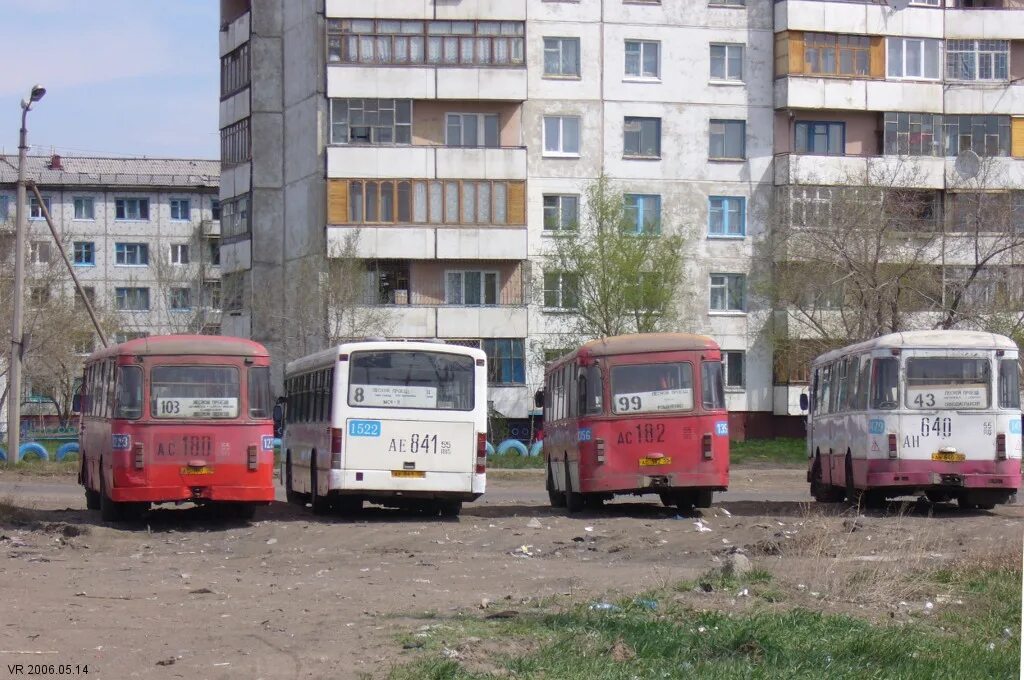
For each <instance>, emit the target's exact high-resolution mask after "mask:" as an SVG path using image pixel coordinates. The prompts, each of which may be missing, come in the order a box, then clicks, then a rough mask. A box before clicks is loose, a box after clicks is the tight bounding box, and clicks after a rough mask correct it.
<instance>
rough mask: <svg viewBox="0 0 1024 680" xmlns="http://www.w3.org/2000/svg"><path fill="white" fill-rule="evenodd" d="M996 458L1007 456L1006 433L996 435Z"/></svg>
mask: <svg viewBox="0 0 1024 680" xmlns="http://www.w3.org/2000/svg"><path fill="white" fill-rule="evenodd" d="M996 458H1006V435H1005V434H1002V433H1000V434H997V435H996Z"/></svg>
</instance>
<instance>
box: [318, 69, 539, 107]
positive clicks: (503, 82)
mask: <svg viewBox="0 0 1024 680" xmlns="http://www.w3.org/2000/svg"><path fill="white" fill-rule="evenodd" d="M327 96H328V97H376V98H378V99H477V100H490V101H508V100H513V101H525V100H526V69H525V68H484V67H479V66H464V67H461V68H448V67H434V66H407V67H401V68H399V67H394V66H384V65H382V66H359V65H352V66H349V65H343V64H332V65H331V66H328V68H327Z"/></svg>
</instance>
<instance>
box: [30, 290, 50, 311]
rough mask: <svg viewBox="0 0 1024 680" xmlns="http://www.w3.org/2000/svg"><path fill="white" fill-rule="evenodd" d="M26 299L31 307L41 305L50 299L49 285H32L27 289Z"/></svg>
mask: <svg viewBox="0 0 1024 680" xmlns="http://www.w3.org/2000/svg"><path fill="white" fill-rule="evenodd" d="M28 301H29V304H31V305H32V306H33V307H42V306H43V305H45V304H46V303H47V302H49V301H50V289H49V287H47V286H32V287H31V288H29V291H28Z"/></svg>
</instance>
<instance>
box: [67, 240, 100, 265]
mask: <svg viewBox="0 0 1024 680" xmlns="http://www.w3.org/2000/svg"><path fill="white" fill-rule="evenodd" d="M72 248H73V254H74V262H75V264H76V265H80V266H91V265H94V264H96V245H95V244H94V243H93V242H92V241H75V242H74V245H73V246H72Z"/></svg>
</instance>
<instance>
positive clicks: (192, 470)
mask: <svg viewBox="0 0 1024 680" xmlns="http://www.w3.org/2000/svg"><path fill="white" fill-rule="evenodd" d="M181 474H183V475H212V474H213V468H212V467H210V466H209V465H204V466H202V467H189V466H187V465H186V466H184V467H182V468H181Z"/></svg>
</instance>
